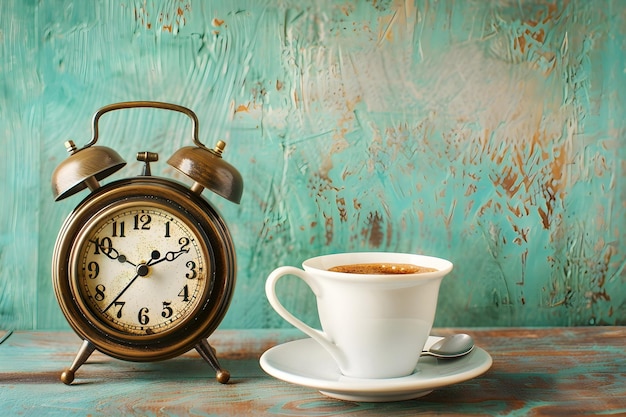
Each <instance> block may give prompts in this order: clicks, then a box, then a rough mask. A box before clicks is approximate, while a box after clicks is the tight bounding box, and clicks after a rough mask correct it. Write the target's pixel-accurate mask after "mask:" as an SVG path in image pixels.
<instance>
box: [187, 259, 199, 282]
mask: <svg viewBox="0 0 626 417" xmlns="http://www.w3.org/2000/svg"><path fill="white" fill-rule="evenodd" d="M185 265H186V266H187V268H189V272H187V273H186V274H185V277H187V279H194V278H196V277H197V276H198V272H197V271H196V263H195V262H194V261H187V263H186V264H185Z"/></svg>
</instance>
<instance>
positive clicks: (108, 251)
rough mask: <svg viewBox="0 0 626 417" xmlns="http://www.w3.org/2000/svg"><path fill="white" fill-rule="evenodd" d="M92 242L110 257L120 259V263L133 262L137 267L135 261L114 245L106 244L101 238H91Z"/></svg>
mask: <svg viewBox="0 0 626 417" xmlns="http://www.w3.org/2000/svg"><path fill="white" fill-rule="evenodd" d="M90 242H91V243H93V244H94V245H96V246H97V247H98V249H100V251H101V252H102V253H104V255H105V256H106V257H107V258H109V259H113V260H116V259H117V260H118V261H119V262H120V263H122V264H123V263H127V264H131V265H132V266H134V267H135V268H136V267H137V265H135V264H134V263H132V262H131V261H129V260H128V259H127V258H126V256H124V255H122V254H120V253H119V252H118V251H117V250H116V249H115V248H114V247H113V246H104V245H103V244H102V243H101V242H100V240H99V239H96V240H90Z"/></svg>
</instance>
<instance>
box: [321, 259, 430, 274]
mask: <svg viewBox="0 0 626 417" xmlns="http://www.w3.org/2000/svg"><path fill="white" fill-rule="evenodd" d="M328 270H329V271H331V272H343V273H348V274H370V275H402V274H423V273H425V272H435V271H437V270H436V269H435V268H428V267H425V266H419V265H414V264H402V263H382V262H380V263H365V264H348V265H337V266H333V267H332V268H328Z"/></svg>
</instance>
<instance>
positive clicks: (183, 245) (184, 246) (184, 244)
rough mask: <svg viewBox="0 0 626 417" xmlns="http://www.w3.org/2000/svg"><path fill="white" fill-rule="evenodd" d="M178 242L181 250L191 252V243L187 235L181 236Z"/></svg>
mask: <svg viewBox="0 0 626 417" xmlns="http://www.w3.org/2000/svg"><path fill="white" fill-rule="evenodd" d="M178 243H179V244H180V251H181V252H185V253H186V252H189V243H191V242H190V241H189V239H188V238H186V237H181V238H180V239H178Z"/></svg>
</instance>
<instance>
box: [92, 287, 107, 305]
mask: <svg viewBox="0 0 626 417" xmlns="http://www.w3.org/2000/svg"><path fill="white" fill-rule="evenodd" d="M105 291H106V287H105V286H104V285H102V284H98V285H96V294H95V295H94V296H93V298H94V299H95V300H96V301H103V300H104V292H105Z"/></svg>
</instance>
